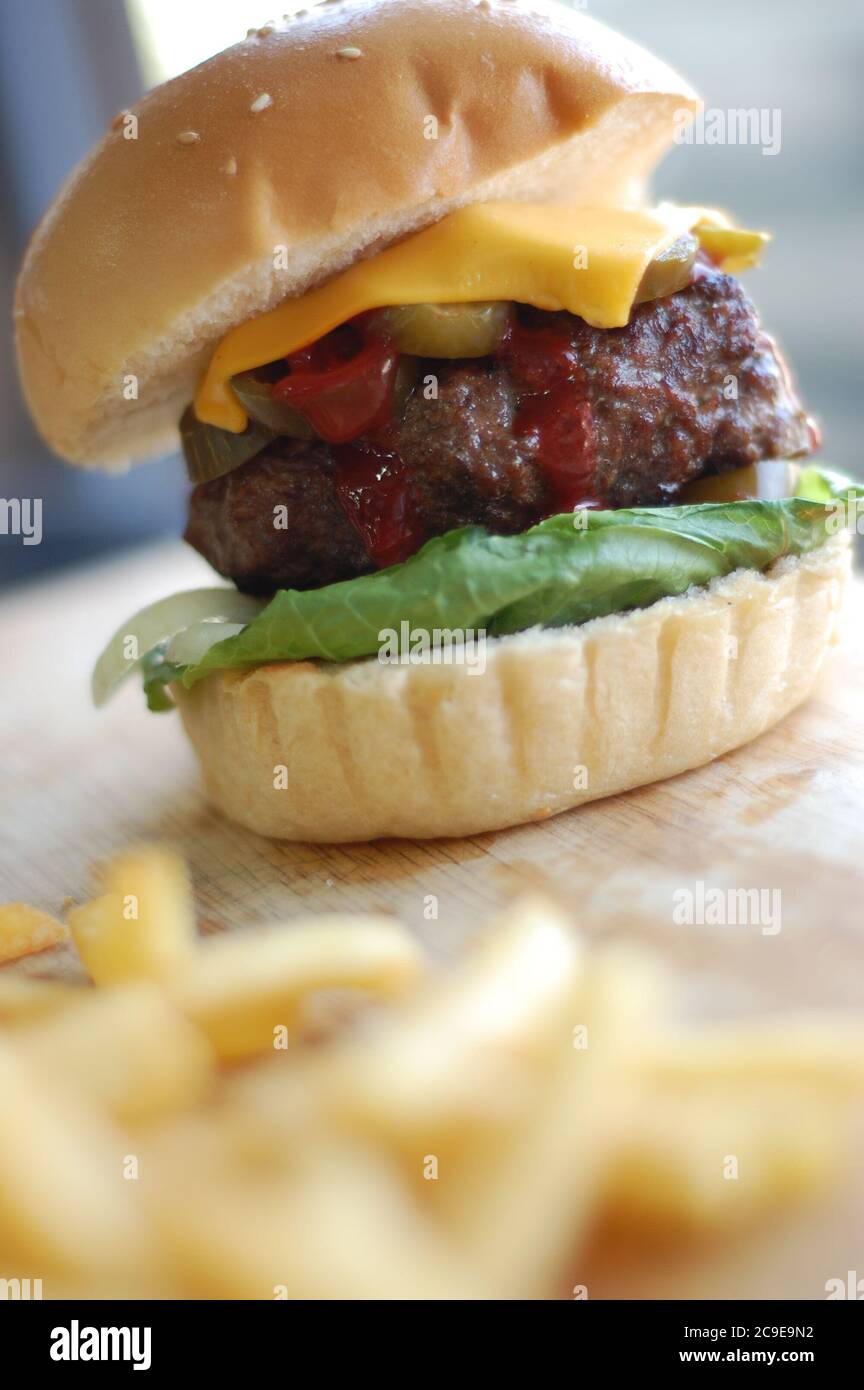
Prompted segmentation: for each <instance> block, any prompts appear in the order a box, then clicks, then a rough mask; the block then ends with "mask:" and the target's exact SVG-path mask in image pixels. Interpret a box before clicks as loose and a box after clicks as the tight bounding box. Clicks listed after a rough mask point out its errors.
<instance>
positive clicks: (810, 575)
mask: <svg viewBox="0 0 864 1390" xmlns="http://www.w3.org/2000/svg"><path fill="white" fill-rule="evenodd" d="M848 571H849V546H848V542H847V539H846V537H845V536H840V537H838V538H837V539H835V540H832V541H831V542H830V543H829V544H827V545H824V546H822V547H821V548H820V549H819V550H816V551H813V552H812V553H811V554H809V555H806V556H803V557H801V558H797V559H793V558H786V559H784V560H781V561H779V562H778V563H777V564H776V565H774V566H773V567H772V568H771V569H770V570H769V571H768V572H767V573H765V574H760V573H757V572H756V571H753V570H738V571H736V572H735V573H734V574H731V575H728V576H727V577H726V578H723V579H719V580H715V581H714V583H712V584H711V585H710V586H709V587H707V588H704V589H694V590H691V591H690V592H689V593H688V594H686V595H684V596H683V597H681V598H669V599H663V600H661V601H660V602H658V603H655V604H653V605H652V606H651V607H650V608H645V609H640V610H638V611H635V612H632V613H626V614H620V615H618V614H616V615H614V616H612V617H608V618H598V619H596V620H594V621H593V622H590V623H586V624H585V625H584V626H582V627H575V628H574V627H570V628H557V629H552V630H549V629H546V630H541V629H536V628H535V629H532V630H531V631H529V632H523V633H518V634H516V635H515V636H512V637H499V638H493V639H490V640H489V641H488V643H487V644H486V646H485V651H484V649H482V648H481V649H475V652H474V656H475V660H476V662H477V665H475V668H474V669H472V668H471V667H469V666H468V665H455V664H454V665H443V664H442V665H429V664H426V665H413V666H393V665H384V664H382V663H380V662H379V661H378V659H377V658H370V659H368V660H365V661H356V662H349V663H346V664H345V665H328V664H326V663H322V662H286V663H282V664H278V665H268V666H259V667H256V668H254V669H253V670H250V671H245V672H236V671H226V672H220V673H219V674H217V675H213V676H209V677H208V678H207V679H206V680H204V681H201V682H200V683H199V684H198V685H196V686H195V687H194V688H193V689H192V690H191V691H186V690H183V689H177V688H175V691H174V693H175V697H176V699H177V701H178V704H179V706H180V710H181V713H182V716H183V722H184V724H185V726H186V730H187V732H188V734H189V736H190V738H191V739H192V742H193V744H194V745H195V748H196V751H197V753H198V757H199V759H200V761H201V765H202V767H203V770H204V776H205V779H206V783H207V791H208V795H209V797H210V800H211V801H212V802H213V804H214V805H215V806H216V807H217V808H218V809H219V810H220V811H222V812H224V814H225V815H226V816H228V817H229V818H230V819H231V820H234V821H237V822H239V823H240V824H241V825H244V826H246V827H248V828H249V829H250V830H255V831H257V832H258V833H259V834H261V835H268V836H272V837H274V838H277V839H284V840H315V841H346V840H371V839H378V838H381V837H390V836H399V837H402V836H408V837H414V838H427V839H428V838H434V837H437V836H450V835H473V834H477V833H479V832H481V831H484V830H499V829H501V828H503V827H504V826H508V825H517V824H520V823H521V822H523V821H531V820H537V819H543V818H545V817H547V816H550V815H554V814H556V813H557V812H559V811H566V810H568V809H570V808H571V807H573V806H578V805H580V804H581V803H583V802H586V801H594V800H596V799H597V798H599V797H603V796H610V795H612V794H613V793H615V792H621V791H626V790H628V789H629V788H632V787H638V786H642V785H643V784H644V783H647V782H655V781H658V780H659V779H660V778H663V777H672V776H674V775H675V774H676V773H679V772H685V771H686V770H687V769H689V768H694V767H699V766H700V765H701V764H703V763H707V762H710V761H711V759H713V758H717V757H719V756H720V755H721V754H723V753H728V752H729V750H730V749H732V748H738V747H739V746H740V745H741V744H743V743H747V742H748V741H749V740H750V739H753V738H756V737H757V735H758V734H761V733H763V732H764V731H765V730H766V729H768V728H770V727H771V725H772V724H776V723H777V721H778V720H779V719H782V718H783V716H784V715H786V714H788V713H789V711H790V710H792V709H794V708H795V706H796V705H799V704H800V703H801V702H802V700H805V699H806V698H807V696H808V695H809V694H810V691H811V690H812V688H813V685H814V682H815V680H816V677H817V675H818V673H819V670H820V668H821V666H822V664H823V661H824V658H825V655H826V653H827V651H828V649H829V647H830V646H831V645H832V644H833V643H834V642H835V640H836V633H837V618H838V613H839V609H840V605H841V596H842V591H843V587H844V581H845V579H846V577H847V575H848ZM456 650H458V649H452V650H451V655H455V652H456ZM483 656H485V669H483V668H482V665H481V664H480V659H481V658H482V657H483Z"/></svg>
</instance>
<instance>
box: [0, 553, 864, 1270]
mask: <svg viewBox="0 0 864 1390" xmlns="http://www.w3.org/2000/svg"><path fill="white" fill-rule="evenodd" d="M208 583H212V573H211V572H210V570H209V569H208V568H207V567H206V565H205V564H204V563H203V561H201V560H199V558H198V557H197V556H195V555H194V554H192V553H191V552H190V551H188V550H186V549H185V548H184V547H183V546H181V545H180V544H179V543H177V544H173V543H172V544H167V545H163V546H159V547H155V548H148V549H147V550H143V551H139V552H137V553H133V554H132V555H131V556H127V557H125V558H123V559H122V560H119V561H113V562H110V563H107V564H102V565H99V566H94V567H92V568H89V569H86V570H83V571H78V572H74V573H72V574H71V575H70V576H68V577H61V578H59V579H53V580H49V581H47V582H44V583H41V584H38V585H34V586H31V587H29V588H28V589H26V590H23V591H21V592H20V593H18V594H14V595H13V596H12V597H9V598H7V599H6V600H5V601H4V602H3V603H2V604H0V651H2V652H3V680H2V682H0V799H2V807H3V811H2V846H0V900H3V899H10V898H11V899H21V900H24V901H26V902H30V903H33V904H35V905H37V906H39V907H42V908H45V909H47V910H48V911H51V912H55V913H56V912H60V911H61V910H62V908H63V906H64V904H67V903H68V902H69V900H73V901H78V900H81V899H83V898H85V897H86V896H87V895H88V893H89V891H90V888H91V880H90V866H91V864H92V863H93V861H94V860H95V859H98V858H101V857H103V856H105V855H107V854H109V853H110V852H111V851H112V850H114V849H116V848H119V847H121V846H128V845H129V843H130V842H134V841H138V840H142V839H146V840H151V839H159V840H165V841H167V842H169V843H170V844H172V845H174V846H175V847H176V848H178V849H179V850H181V851H182V852H183V853H184V854H185V855H186V856H187V857H188V860H189V863H190V865H191V869H192V874H193V878H194V883H195V891H196V895H197V899H198V906H199V913H200V921H201V925H202V929H203V930H204V931H205V932H217V931H223V930H234V929H242V928H243V927H244V926H250V925H252V924H254V923H257V922H261V921H282V920H289V919H291V918H294V917H297V916H299V915H301V914H304V913H309V912H322V911H346V910H347V911H352V912H364V911H373V910H374V911H385V912H390V913H393V914H395V915H396V916H398V917H399V918H400V919H401V920H402V921H403V922H404V923H406V924H407V925H408V926H409V927H410V928H411V930H412V931H414V932H416V934H417V935H418V936H419V937H421V938H422V939H423V941H424V942H425V943H426V944H427V946H428V947H429V949H430V950H431V951H432V952H433V953H434V954H435V955H438V956H444V957H446V956H448V955H452V954H453V953H455V952H456V951H457V950H458V949H459V947H460V946H461V944H462V943H463V942H464V941H465V940H466V939H467V938H468V937H470V935H471V934H472V933H473V932H474V931H475V930H476V929H477V928H479V927H480V926H482V924H483V923H484V922H485V921H486V920H487V919H488V918H489V916H490V914H491V913H492V912H493V911H494V910H495V909H496V907H498V906H499V905H501V904H502V903H504V902H506V901H508V900H509V899H511V898H512V897H513V896H514V895H515V894H516V893H518V892H519V891H520V890H522V889H524V888H526V887H530V888H542V889H544V890H545V891H546V892H548V893H549V894H551V895H552V896H553V897H554V898H555V899H557V900H558V901H559V902H560V903H562V904H563V905H564V906H565V907H566V908H567V909H568V910H569V912H570V913H571V914H572V916H573V918H574V920H575V921H576V922H577V923H578V924H579V925H580V926H581V927H582V929H583V930H584V931H585V932H587V933H588V934H590V935H592V936H597V937H603V938H608V937H610V936H613V935H614V936H618V935H621V936H626V937H630V938H637V939H639V940H642V941H645V942H648V943H650V944H651V945H652V946H653V947H654V948H655V949H656V950H657V951H659V952H660V953H661V954H662V956H663V957H664V959H666V960H667V961H669V962H670V963H672V964H673V965H675V966H676V967H677V968H678V969H680V970H681V971H682V972H683V974H684V976H685V979H686V982H687V987H688V997H689V1000H690V1005H691V1008H692V1009H693V1010H694V1011H695V1012H697V1013H707V1012H710V1013H716V1012H727V1011H739V1010H744V1011H751V1010H759V1011H766V1010H772V1011H773V1010H776V1009H780V1008H784V1009H786V1008H794V1007H798V1006H818V1007H828V1008H832V1007H841V1006H842V1007H845V1008H852V1009H854V1010H856V1011H858V1010H862V1009H864V914H862V890H864V870H862V838H864V836H862V831H864V716H862V694H861V692H862V687H864V643H862V640H861V633H862V618H864V587H862V586H860V585H858V586H856V587H855V588H854V590H853V593H852V596H851V602H850V614H849V620H848V622H847V625H846V626H847V638H846V639H845V640H844V643H843V644H842V646H841V648H840V650H839V651H838V652H837V654H836V656H835V658H834V659H833V661H832V664H831V666H830V669H829V670H828V671H827V673H826V674H825V675H824V676H823V678H822V680H821V682H820V685H819V688H818V691H817V693H816V695H815V696H814V698H813V699H812V700H811V701H810V702H809V704H808V705H807V706H806V707H805V708H803V709H801V710H799V711H797V712H796V713H794V714H793V715H791V716H790V717H789V718H788V719H786V720H785V721H784V722H783V723H782V724H781V725H780V726H779V727H778V728H777V729H775V730H773V731H772V732H770V733H769V734H767V735H766V736H764V737H763V738H762V739H760V740H759V741H758V742H756V743H755V744H751V745H750V746H749V747H747V748H743V749H740V750H739V751H738V752H736V753H733V754H730V755H729V756H727V757H725V758H722V759H720V760H719V761H718V762H716V763H714V764H713V765H711V766H710V767H707V768H703V769H700V770H698V771H696V772H692V773H687V774H685V775H683V776H681V777H677V778H675V779H673V780H672V781H669V782H665V783H660V784H657V785H655V786H653V787H647V788H643V789H641V790H639V791H636V792H631V793H628V794H626V795H624V796H619V797H615V798H613V799H611V800H608V801H604V802H599V803H596V804H594V805H589V806H585V807H582V808H581V809H578V810H576V811H573V812H569V813H567V814H565V815H563V816H560V817H557V818H556V819H553V820H550V821H547V822H545V823H543V824H535V825H531V826H525V827H520V828H517V829H515V830H510V831H506V832H503V833H498V834H488V835H480V836H476V837H473V838H471V839H467V840H452V841H437V842H434V843H425V844H422V843H414V842H407V841H399V842H395V841H391V842H386V843H384V842H378V843H373V844H368V845H348V846H345V845H341V846H335V847H322V846H310V845H286V844H275V843H270V842H268V841H265V840H261V839H259V838H258V837H256V836H254V835H252V834H250V833H248V832H246V831H243V830H239V829H236V828H235V827H233V826H230V825H228V824H226V823H225V822H223V821H222V820H220V819H219V818H218V817H217V816H216V815H215V814H214V813H212V812H211V811H210V810H209V809H208V808H207V806H206V804H205V803H204V800H203V797H202V794H201V790H200V786H199V782H198V777H197V773H196V768H195V765H194V761H193V758H192V755H191V752H190V751H189V749H188V748H187V745H186V743H185V739H184V738H183V735H182V732H181V729H180V727H179V721H178V720H177V718H176V717H175V716H173V715H166V716H155V715H150V714H148V713H147V712H146V710H145V709H144V707H143V701H142V696H141V693H140V689H139V688H137V687H136V686H135V685H134V684H131V683H130V685H129V686H128V687H127V688H126V689H125V690H123V691H122V693H121V694H120V695H119V696H118V698H117V699H116V700H115V702H114V703H113V704H112V705H110V706H109V707H108V709H107V710H104V711H102V712H100V713H97V712H96V711H94V710H93V709H92V708H91V706H90V702H89V694H88V676H89V670H90V667H91V665H92V662H93V659H94V656H95V655H96V654H97V652H98V650H99V649H100V647H101V645H102V644H103V642H104V641H105V640H106V639H107V638H108V636H109V635H110V634H111V632H112V631H113V630H114V629H115V628H116V627H117V626H119V624H120V623H121V622H122V621H123V620H124V619H125V618H127V617H129V615H130V614H131V613H132V612H133V611H134V610H135V609H136V608H137V607H139V606H142V605H143V604H145V603H148V602H150V601H152V600H154V599H156V598H159V597H162V596H163V595H166V594H169V593H171V592H173V591H175V590H177V589H181V588H187V587H196V586H200V585H202V584H208ZM699 883H702V884H704V885H705V888H706V890H708V889H711V888H720V889H741V888H765V889H770V890H774V889H778V890H779V892H780V894H781V898H780V902H781V912H782V917H781V930H780V931H779V932H777V933H776V934H772V935H769V934H765V933H763V932H762V931H760V929H759V928H758V927H753V926H737V927H734V926H725V927H716V926H715V927H711V926H679V925H676V924H675V922H674V920H673V907H674V903H675V898H674V894H675V893H676V891H677V890H680V889H682V888H683V889H690V890H691V891H694V892H697V891H698V887H697V885H698V884H699ZM430 895H434V897H435V898H436V899H437V912H438V916H437V920H436V919H432V920H430V919H429V917H428V915H427V912H428V908H427V904H428V901H429V898H430ZM15 968H16V969H20V970H23V971H25V972H27V973H30V974H46V973H52V974H54V975H59V976H65V977H74V976H75V975H76V974H78V973H79V970H78V966H77V964H76V961H75V958H74V953H73V952H72V951H71V950H65V949H64V950H61V951H58V952H54V953H51V954H48V955H44V956H37V957H31V958H30V959H29V960H28V961H26V962H24V963H22V965H20V966H17V967H15ZM862 1215H864V1212H862V1211H861V1209H860V1200H859V1202H858V1206H857V1207H856V1201H855V1197H854V1194H853V1193H852V1192H851V1191H850V1189H849V1187H848V1185H842V1184H841V1185H838V1190H837V1192H835V1193H834V1194H833V1195H832V1196H831V1197H830V1198H829V1199H828V1200H827V1201H826V1203H825V1204H824V1207H823V1208H820V1210H819V1211H815V1212H814V1211H813V1210H812V1209H811V1210H810V1211H808V1212H807V1213H805V1214H803V1215H802V1217H801V1222H803V1225H801V1226H800V1230H799V1226H798V1225H796V1222H795V1221H794V1220H793V1221H792V1222H791V1223H790V1222H785V1223H784V1224H783V1226H782V1228H781V1229H778V1231H777V1232H776V1233H773V1234H772V1235H771V1236H770V1237H766V1236H764V1235H762V1236H760V1237H759V1238H758V1239H757V1241H756V1245H755V1246H754V1247H753V1249H752V1250H751V1253H750V1254H749V1255H747V1256H746V1258H745V1257H744V1255H743V1254H742V1251H741V1248H740V1247H738V1246H732V1247H730V1248H729V1250H728V1251H726V1252H725V1253H724V1252H723V1251H714V1252H713V1253H712V1255H711V1257H710V1259H708V1258H706V1255H705V1253H704V1252H698V1253H697V1252H687V1251H681V1250H675V1251H673V1252H668V1251H667V1252H664V1253H663V1254H662V1258H661V1259H660V1262H659V1263H657V1260H656V1259H652V1260H651V1261H650V1263H649V1264H647V1265H645V1264H644V1262H639V1261H637V1262H636V1263H635V1264H634V1265H633V1268H632V1269H630V1267H629V1263H628V1262H629V1259H630V1257H629V1256H628V1257H627V1259H626V1260H624V1261H623V1263H622V1259H623V1257H621V1258H618V1257H616V1258H615V1260H610V1258H609V1257H608V1256H607V1257H606V1259H605V1262H604V1261H601V1262H600V1264H599V1265H598V1271H597V1273H596V1275H595V1279H594V1285H593V1293H594V1296H602V1294H603V1293H604V1292H620V1293H624V1294H625V1295H626V1296H636V1297H658V1296H659V1297H674V1296H679V1295H680V1296H683V1295H684V1294H686V1293H687V1292H688V1291H696V1290H697V1289H698V1290H699V1293H700V1295H703V1296H708V1295H709V1294H713V1295H717V1296H727V1297H729V1296H733V1297H748V1296H754V1297H765V1296H771V1295H772V1294H773V1295H774V1296H777V1295H778V1294H779V1295H782V1296H784V1297H824V1292H823V1290H824V1281H825V1279H826V1278H828V1277H833V1276H834V1275H843V1276H845V1273H846V1271H847V1270H848V1269H860V1271H861V1274H862V1275H864V1221H862ZM796 1220H797V1218H796ZM799 1225H800V1223H799ZM796 1231H798V1232H799V1234H798V1236H796V1234H795V1233H796ZM796 1240H797V1241H798V1244H797V1245H796V1243H795V1242H796ZM790 1242H791V1246H790ZM802 1242H803V1245H802ZM749 1248H750V1247H748V1249H749ZM754 1251H755V1253H753V1252H754ZM802 1252H806V1256H807V1257H806V1258H803V1257H802ZM835 1266H836V1268H835ZM733 1271H734V1288H733V1287H730V1285H729V1279H730V1278H732V1277H733ZM778 1281H779V1284H778Z"/></svg>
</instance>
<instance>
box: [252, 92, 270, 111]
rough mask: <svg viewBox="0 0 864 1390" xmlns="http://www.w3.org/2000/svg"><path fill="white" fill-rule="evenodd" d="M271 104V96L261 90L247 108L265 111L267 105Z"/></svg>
mask: <svg viewBox="0 0 864 1390" xmlns="http://www.w3.org/2000/svg"><path fill="white" fill-rule="evenodd" d="M272 105H273V98H272V97H271V95H270V93H269V92H262V93H261V95H260V96H258V97H256V98H255V100H254V101H253V103H252V105H251V106H250V107H249V110H250V111H254V112H258V111H266V110H267V107H268V106H272Z"/></svg>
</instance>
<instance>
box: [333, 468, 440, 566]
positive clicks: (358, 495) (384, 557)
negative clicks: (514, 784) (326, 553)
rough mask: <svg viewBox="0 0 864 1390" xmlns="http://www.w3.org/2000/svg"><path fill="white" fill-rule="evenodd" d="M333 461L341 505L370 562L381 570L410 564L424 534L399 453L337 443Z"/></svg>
mask: <svg viewBox="0 0 864 1390" xmlns="http://www.w3.org/2000/svg"><path fill="white" fill-rule="evenodd" d="M333 458H334V461H335V464H336V496H337V497H338V499H339V505H340V506H341V508H342V510H343V512H344V513H345V515H346V517H347V518H348V520H349V521H350V523H351V525H352V526H353V527H354V530H355V531H356V532H357V534H358V535H359V537H360V539H361V540H362V542H363V545H364V546H365V548H366V553H367V555H368V556H369V558H370V559H371V560H373V561H374V562H375V564H376V565H378V567H379V568H380V569H384V568H385V566H387V565H397V564H399V562H400V561H401V560H407V559H408V556H409V555H413V553H414V551H415V550H416V549H417V548H418V546H419V545H420V543H421V541H422V540H423V539H424V536H423V531H422V528H421V525H420V520H419V517H418V516H417V515H416V513H415V511H414V508H413V506H412V502H411V493H410V489H409V486H408V473H407V469H406V468H405V465H404V464H403V462H402V460H401V459H400V458H399V455H398V454H395V453H391V452H389V451H388V450H386V449H381V448H378V447H377V446H375V445H373V444H369V443H366V442H364V443H363V444H362V445H360V444H340V445H338V446H337V447H336V448H335V449H334V450H333Z"/></svg>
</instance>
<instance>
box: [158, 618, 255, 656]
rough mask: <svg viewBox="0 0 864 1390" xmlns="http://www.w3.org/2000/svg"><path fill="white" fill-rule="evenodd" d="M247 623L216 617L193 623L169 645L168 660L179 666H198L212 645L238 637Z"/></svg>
mask: <svg viewBox="0 0 864 1390" xmlns="http://www.w3.org/2000/svg"><path fill="white" fill-rule="evenodd" d="M245 626H246V624H245V623H223V622H221V621H220V620H219V619H216V618H205V619H204V621H203V622H201V623H193V624H192V626H191V627H187V628H186V630H185V632H178V633H177V636H176V637H174V638H172V640H171V643H170V645H169V647H168V653H167V655H168V660H169V661H173V662H175V663H176V665H178V666H197V664H198V662H199V661H200V660H201V658H202V657H204V656H206V654H207V652H209V650H210V648H211V647H215V646H216V644H217V643H218V642H224V641H225V640H226V638H228V637H236V636H237V634H238V633H240V632H242V631H243V629H244V627H245Z"/></svg>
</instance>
